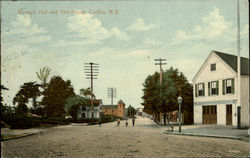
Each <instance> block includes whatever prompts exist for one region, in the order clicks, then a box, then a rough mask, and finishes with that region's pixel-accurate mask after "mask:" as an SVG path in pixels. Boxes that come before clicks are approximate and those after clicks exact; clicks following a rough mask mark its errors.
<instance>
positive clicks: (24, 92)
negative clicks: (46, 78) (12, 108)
mask: <svg viewBox="0 0 250 158" xmlns="http://www.w3.org/2000/svg"><path fill="white" fill-rule="evenodd" d="M40 86H41V85H39V84H36V82H27V83H24V84H23V85H22V86H21V87H20V90H19V91H18V92H17V94H16V96H15V97H14V99H13V104H14V105H15V104H16V103H18V105H19V104H26V103H28V101H29V99H30V98H32V99H33V107H34V108H36V104H37V103H36V98H37V97H38V96H40V95H41V92H40V90H39V87H40ZM21 106H23V105H21Z"/></svg>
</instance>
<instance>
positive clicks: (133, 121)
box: [132, 118, 135, 127]
mask: <svg viewBox="0 0 250 158" xmlns="http://www.w3.org/2000/svg"><path fill="white" fill-rule="evenodd" d="M132 123H133V127H134V126H135V118H133V119H132Z"/></svg>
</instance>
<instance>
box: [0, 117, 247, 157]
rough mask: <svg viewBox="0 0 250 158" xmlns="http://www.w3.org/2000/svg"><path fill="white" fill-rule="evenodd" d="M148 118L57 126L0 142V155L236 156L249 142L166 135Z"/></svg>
mask: <svg viewBox="0 0 250 158" xmlns="http://www.w3.org/2000/svg"><path fill="white" fill-rule="evenodd" d="M164 130H165V128H157V127H156V126H155V125H154V123H153V121H152V120H150V119H148V118H141V117H139V118H137V119H136V120H135V127H132V121H131V120H129V124H128V127H126V125H125V121H121V124H120V126H119V127H117V126H116V122H112V123H106V124H102V126H101V127H99V125H94V126H72V125H67V126H57V127H52V128H48V129H46V130H45V131H44V132H43V133H41V134H37V135H33V136H28V137H23V138H19V139H13V140H9V141H4V142H1V149H2V150H1V151H2V157H3V158H6V157H18V158H19V157H25V158H28V157H74V158H75V157H89V158H92V157H157V158H158V157H239V156H248V155H250V154H249V142H247V141H240V140H233V139H218V138H206V137H192V136H176V135H167V134H164V133H163V131H164Z"/></svg>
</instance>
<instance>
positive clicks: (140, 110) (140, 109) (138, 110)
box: [136, 108, 143, 116]
mask: <svg viewBox="0 0 250 158" xmlns="http://www.w3.org/2000/svg"><path fill="white" fill-rule="evenodd" d="M136 113H137V115H138V116H142V113H143V108H137V109H136Z"/></svg>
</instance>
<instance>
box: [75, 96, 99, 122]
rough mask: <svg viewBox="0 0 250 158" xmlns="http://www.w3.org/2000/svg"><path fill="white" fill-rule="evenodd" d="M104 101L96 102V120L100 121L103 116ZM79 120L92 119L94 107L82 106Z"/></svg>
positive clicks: (97, 100)
mask: <svg viewBox="0 0 250 158" xmlns="http://www.w3.org/2000/svg"><path fill="white" fill-rule="evenodd" d="M102 108H103V104H102V100H101V99H95V100H94V118H95V119H99V118H101V116H102ZM77 118H87V119H90V118H92V107H91V106H80V109H79V110H78V111H77Z"/></svg>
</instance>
